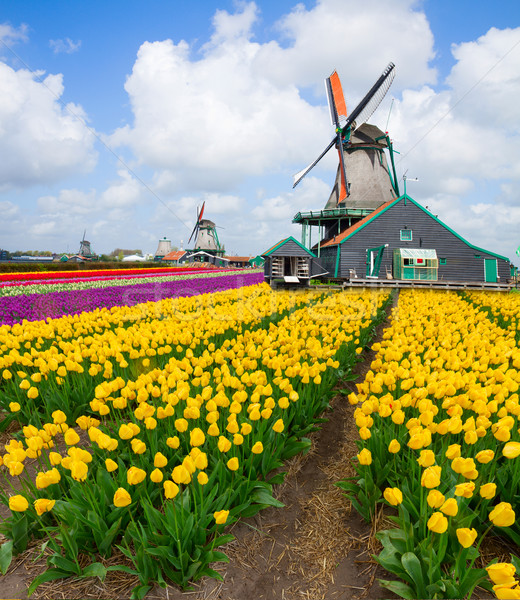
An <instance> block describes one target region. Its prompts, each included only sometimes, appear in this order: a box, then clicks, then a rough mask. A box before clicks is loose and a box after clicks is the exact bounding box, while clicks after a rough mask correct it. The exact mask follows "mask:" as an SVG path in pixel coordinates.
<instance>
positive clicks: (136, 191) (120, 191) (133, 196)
mask: <svg viewBox="0 0 520 600" xmlns="http://www.w3.org/2000/svg"><path fill="white" fill-rule="evenodd" d="M118 175H119V178H120V179H119V181H114V182H113V183H111V184H110V186H109V187H108V188H107V189H106V190H105V191H104V192H103V193H102V194H101V199H100V204H101V206H102V207H104V208H105V209H107V210H109V209H127V208H130V207H132V206H136V205H137V204H138V203H139V201H140V199H141V195H142V194H143V186H142V184H141V183H140V182H138V181H137V180H136V179H134V178H133V177H132V176H131V175H130V173H128V171H125V170H123V169H120V170H119V171H118Z"/></svg>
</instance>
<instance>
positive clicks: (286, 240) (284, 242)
mask: <svg viewBox="0 0 520 600" xmlns="http://www.w3.org/2000/svg"><path fill="white" fill-rule="evenodd" d="M287 242H294V243H295V244H296V245H297V246H300V248H301V249H302V250H305V252H307V254H309V256H312V257H313V258H316V254H314V252H312V251H311V250H309V249H308V248H306V247H305V246H304V245H303V244H300V242H299V241H298V240H296V239H294V238H293V237H292V235H291V236H289V237H287V238H284V239H283V240H280V241H279V242H278V243H277V244H275V245H274V246H272V248H269V250H266V252H263V253H262V254H260V256H269V255H270V254H272V253H273V252H274V251H275V250H278V248H281V247H282V246H283V245H284V244H287Z"/></svg>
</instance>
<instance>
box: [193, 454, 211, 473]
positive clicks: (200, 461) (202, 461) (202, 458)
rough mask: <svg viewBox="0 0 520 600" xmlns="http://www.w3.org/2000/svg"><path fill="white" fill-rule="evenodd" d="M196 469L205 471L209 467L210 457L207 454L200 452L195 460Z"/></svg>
mask: <svg viewBox="0 0 520 600" xmlns="http://www.w3.org/2000/svg"><path fill="white" fill-rule="evenodd" d="M194 462H195V467H196V468H197V469H199V470H200V471H203V470H204V469H206V468H207V466H208V456H207V454H206V453H205V452H200V453H199V454H198V455H197V456H196V457H195V459H194Z"/></svg>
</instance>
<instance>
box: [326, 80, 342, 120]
mask: <svg viewBox="0 0 520 600" xmlns="http://www.w3.org/2000/svg"><path fill="white" fill-rule="evenodd" d="M325 89H326V90H327V99H328V101H329V109H330V117H331V121H332V124H333V125H334V127H336V129H337V128H338V127H339V126H340V121H341V120H345V119H346V118H347V104H346V102H345V96H344V95H343V88H342V87H341V81H340V80H339V75H338V74H337V73H336V71H333V73H332V75H331V76H330V77H327V79H325Z"/></svg>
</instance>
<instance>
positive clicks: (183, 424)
mask: <svg viewBox="0 0 520 600" xmlns="http://www.w3.org/2000/svg"><path fill="white" fill-rule="evenodd" d="M174 425H175V429H176V430H177V431H178V432H179V433H184V432H185V431H186V430H187V429H188V421H186V419H176V420H175V423H174Z"/></svg>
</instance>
